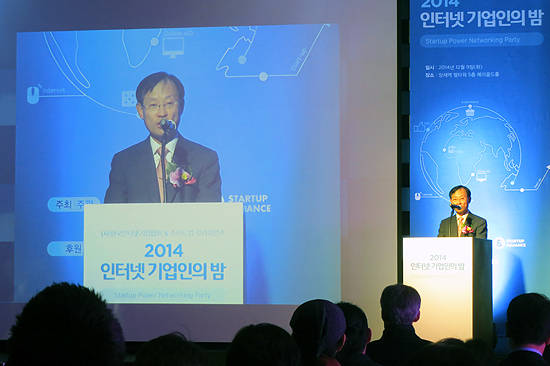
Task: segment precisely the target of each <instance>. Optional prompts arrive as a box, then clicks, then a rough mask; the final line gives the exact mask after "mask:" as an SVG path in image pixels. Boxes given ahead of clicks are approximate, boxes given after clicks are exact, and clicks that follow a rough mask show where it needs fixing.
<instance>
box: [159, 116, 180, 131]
mask: <svg viewBox="0 0 550 366" xmlns="http://www.w3.org/2000/svg"><path fill="white" fill-rule="evenodd" d="M160 128H162V129H163V131H164V132H166V131H170V130H175V129H176V124H175V123H174V121H171V120H169V119H164V118H163V119H161V120H160Z"/></svg>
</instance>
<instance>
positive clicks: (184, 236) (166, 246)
mask: <svg viewBox="0 0 550 366" xmlns="http://www.w3.org/2000/svg"><path fill="white" fill-rule="evenodd" d="M243 235H244V230H243V207H242V204H241V203H169V204H162V203H144V204H141V203H140V204H137V203H129V204H104V205H86V206H85V207H84V274H83V277H84V281H83V282H84V285H85V286H87V287H91V288H94V289H95V290H97V291H99V292H100V293H101V294H102V295H103V296H104V297H105V299H106V300H107V301H108V302H110V303H136V304H141V303H155V304H242V303H243V300H244V290H243V289H244V263H243V261H244V255H243Z"/></svg>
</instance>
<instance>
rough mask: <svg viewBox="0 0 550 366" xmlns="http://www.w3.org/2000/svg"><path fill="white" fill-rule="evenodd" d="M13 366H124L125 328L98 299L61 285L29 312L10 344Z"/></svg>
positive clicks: (45, 291)
mask: <svg viewBox="0 0 550 366" xmlns="http://www.w3.org/2000/svg"><path fill="white" fill-rule="evenodd" d="M8 354H9V356H8V365H10V366H27V365H28V366H30V365H32V366H38V365H58V366H69V365H70V366H87V365H90V366H91V365H108V366H110V365H121V364H122V361H123V358H124V337H123V335H122V329H121V327H120V324H119V323H118V321H117V320H116V318H115V317H114V315H113V313H112V311H111V309H109V308H108V307H107V303H106V302H105V300H103V299H102V298H101V296H100V295H99V294H97V293H96V292H94V291H93V290H90V289H88V288H86V287H84V286H80V285H76V284H69V283H67V282H62V283H56V284H53V285H51V286H48V287H46V288H45V289H43V290H42V291H40V292H39V293H38V294H36V295H35V296H34V297H33V298H31V299H30V300H29V302H28V303H27V304H26V305H25V306H24V308H23V311H22V312H21V314H19V315H18V316H17V319H16V322H15V325H13V327H12V328H11V335H10V338H9V339H8Z"/></svg>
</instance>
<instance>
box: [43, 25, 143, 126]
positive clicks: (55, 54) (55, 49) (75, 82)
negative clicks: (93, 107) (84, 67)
mask: <svg viewBox="0 0 550 366" xmlns="http://www.w3.org/2000/svg"><path fill="white" fill-rule="evenodd" d="M74 33H75V68H76V69H77V71H78V72H79V73H80V75H81V77H82V78H83V79H84V80H85V83H83V82H81V81H80V80H79V78H78V77H77V75H75V73H74V72H73V68H72V67H71V65H70V64H69V62H68V61H67V58H66V57H65V54H64V53H63V50H62V49H61V47H60V46H59V43H58V42H57V40H56V39H55V36H54V34H53V32H44V33H43V36H44V41H45V43H46V47H47V48H48V51H49V53H50V55H51V57H52V59H53V61H54V62H55V64H56V65H57V68H58V69H59V71H60V72H61V74H62V75H63V76H64V77H65V79H66V80H67V81H68V82H69V83H70V84H71V85H72V86H73V87H74V88H75V89H76V90H78V91H79V92H80V93H81V95H80V96H82V97H86V98H88V99H89V100H90V101H92V102H94V103H95V104H97V105H99V106H100V107H103V108H106V109H108V110H111V111H113V112H117V113H122V114H127V115H130V116H135V113H129V112H126V111H123V110H120V109H117V108H114V107H112V106H109V105H107V104H104V103H102V102H100V101H99V100H97V99H95V98H93V97H91V96H89V95H88V94H87V93H86V92H85V90H83V89H89V88H90V86H91V84H90V82H89V81H88V80H87V79H86V77H84V75H83V74H82V73H81V72H80V67H78V62H77V61H78V32H74ZM70 75H72V78H71V77H70ZM67 96H71V97H73V96H78V95H56V97H58V98H59V97H67ZM40 97H41V98H42V97H44V96H40Z"/></svg>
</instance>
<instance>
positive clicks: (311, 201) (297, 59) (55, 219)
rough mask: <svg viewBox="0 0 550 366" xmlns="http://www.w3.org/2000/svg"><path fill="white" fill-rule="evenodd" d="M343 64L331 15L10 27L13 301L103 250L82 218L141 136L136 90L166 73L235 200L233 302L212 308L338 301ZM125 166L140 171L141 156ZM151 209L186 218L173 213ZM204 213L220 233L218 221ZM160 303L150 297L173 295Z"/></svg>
mask: <svg viewBox="0 0 550 366" xmlns="http://www.w3.org/2000/svg"><path fill="white" fill-rule="evenodd" d="M339 63H340V57H339V27H338V25H336V24H300V25H269V26H231V27H202V28H170V29H166V28H161V29H131V30H129V29H124V30H123V29H118V30H96V31H59V32H55V31H47V32H21V33H18V37H17V73H16V75H17V78H16V82H17V90H16V103H17V124H16V166H17V167H25V168H22V169H16V176H15V192H16V193H15V215H16V217H17V220H16V224H15V245H14V248H15V251H14V252H15V253H14V276H15V285H14V301H16V302H25V301H28V299H29V298H30V297H31V296H32V295H34V294H35V293H36V292H37V291H39V290H40V289H42V288H43V287H45V286H47V285H48V284H50V283H51V282H59V281H69V282H75V283H83V278H84V273H83V268H84V267H85V266H84V259H83V257H85V256H86V255H88V254H90V253H92V252H94V253H95V252H96V251H95V250H94V249H93V248H88V247H87V244H88V243H86V244H85V243H84V242H83V241H84V219H83V218H84V215H83V212H84V210H85V209H86V208H87V207H93V206H99V205H101V204H103V201H104V197H105V192H106V190H107V187H108V185H109V173H110V170H111V161H112V159H113V156H114V155H115V154H116V153H117V152H119V151H121V150H124V149H126V148H128V147H130V146H132V145H135V144H138V143H140V142H142V141H144V140H146V139H148V138H149V137H148V136H149V135H148V131H147V128H146V126H145V124H144V121H143V120H142V119H141V118H140V116H139V114H138V111H137V110H136V103H137V99H136V87H137V86H138V84H139V83H140V81H141V80H143V79H144V78H145V77H146V76H148V75H150V74H152V73H155V72H159V71H163V72H167V73H169V74H172V75H174V76H175V77H177V78H178V79H179V80H180V81H181V82H182V84H183V85H184V88H185V103H184V108H183V111H182V113H181V120H180V123H179V133H180V134H181V136H182V137H184V138H185V139H188V140H191V141H193V142H195V143H197V144H200V145H202V146H204V147H207V148H209V149H211V150H213V151H215V152H216V153H217V156H218V158H219V165H220V176H221V200H222V201H223V203H226V204H229V203H238V204H240V207H242V215H243V217H241V222H244V224H241V225H244V235H243V237H242V242H241V246H242V247H241V248H240V249H239V250H240V251H241V253H242V257H241V260H242V263H241V265H242V268H241V270H243V271H244V273H243V275H242V276H241V278H242V277H244V284H243V286H244V289H242V290H241V295H242V296H240V299H239V295H238V296H237V300H235V297H233V298H224V296H218V297H217V299H218V300H212V301H211V302H212V303H244V304H300V303H302V302H304V301H306V300H309V299H311V298H318V297H321V298H326V299H330V300H333V301H338V300H339V299H340V296H341V290H340V238H341V228H340V224H341V208H340V179H339V177H340V123H339V121H340V107H339V100H340V97H339V93H340V90H339V88H340V87H339V84H340V83H339V73H340V71H339V68H340V66H339ZM130 164H135V171H136V175H135V179H136V180H137V179H144V178H143V177H142V176H141V175H140V174H138V173H137V172H139V171H140V167H139V166H138V165H139V164H140V161H132V162H130ZM189 168H190V169H192V168H193V167H189ZM198 179H199V180H200V177H198ZM200 183H201V182H198V183H197V184H200ZM223 203H220V204H223ZM167 205H168V204H167ZM109 206H111V205H109ZM182 209H183V208H182ZM155 212H157V211H155ZM157 214H158V215H167V216H166V217H165V220H164V221H165V222H170V223H172V224H173V225H172V227H173V228H176V229H177V228H178V222H179V223H180V225H181V227H184V228H185V227H186V225H188V224H189V220H187V221H186V220H184V218H185V214H181V217H177V218H178V219H179V220H176V219H174V216H177V215H180V214H179V213H178V212H177V211H175V210H173V209H170V210H168V209H166V210H164V211H160V212H157ZM127 215H130V213H120V214H118V217H117V218H116V220H120V225H121V229H120V230H123V229H122V227H123V226H124V225H126V224H124V222H127V221H129V220H128V217H132V216H127ZM116 216H117V215H115V217H116ZM23 218H24V219H23ZM113 220H115V219H113ZM212 220H218V221H216V222H217V223H216V225H219V226H220V227H221V228H223V225H224V223H223V222H220V221H219V220H221V221H223V217H222V218H216V217H212ZM106 224H107V223H105V225H106ZM151 225H152V224H151ZM105 227H109V226H108V225H107V226H105ZM152 227H154V226H152ZM143 228H144V229H147V228H148V226H146V225H143ZM165 228H166V225H165ZM319 228H323V230H322V231H321V230H319ZM110 229H111V230H115V229H116V228H113V227H112V225H111V227H110ZM240 229H241V230H243V227H242V226H241V228H240ZM226 231H227V230H226ZM104 239H105V238H104ZM111 239H113V238H111ZM115 239H116V238H115ZM119 239H120V245H121V247H124V246H123V243H122V241H123V240H122V238H119ZM126 239H127V238H126ZM180 239H181V238H180ZM174 240H177V238H174ZM227 240H229V239H227ZM117 243H118V242H117V240H113V241H112V243H111V245H118V244H117ZM159 243H160V244H166V243H163V242H161V241H151V242H150V244H151V245H153V246H155V245H157V244H159ZM224 243H225V239H224V240H219V243H218V244H219V245H223V244H224ZM145 244H147V243H145ZM172 244H176V241H174V243H172ZM140 245H141V244H140ZM155 248H156V247H155ZM155 248H154V249H155ZM209 248H210V250H211V252H210V255H211V256H212V257H215V256H216V253H217V251H221V250H222V249H221V248H217V247H216V246H211V247H209ZM156 249H158V248H156ZM138 250H139V252H140V253H141V255H142V256H143V253H142V252H143V250H144V248H143V246H141V247H140V248H139V249H138ZM161 250H168V249H167V248H164V249H162V248H161ZM184 250H185V249H184ZM153 253H154V252H153ZM237 253H238V252H237ZM118 255H119V257H118V260H119V264H120V263H122V262H123V261H124V260H125V258H124V253H120V252H118ZM134 255H135V253H133V252H132V251H131V250H129V251H128V257H127V258H126V261H127V262H131V261H132V260H133V259H135V258H134ZM106 263H107V262H106ZM110 263H111V265H112V264H113V263H116V262H110ZM136 263H137V262H136ZM234 263H239V262H238V261H235V262H234ZM211 264H212V263H210V262H209V263H208V270H210V269H211ZM191 268H195V267H194V265H192V266H191ZM101 269H102V271H103V270H105V271H104V272H105V273H104V274H105V276H107V277H109V276H111V275H112V273H111V271H113V270H115V272H116V271H118V270H119V269H121V268H119V266H116V265H115V266H114V267H113V268H111V267H110V265H109V264H108V263H107V264H106V265H105V267H101ZM231 270H232V271H236V270H237V268H235V266H233V267H232V268H231ZM126 273H128V271H127V272H126ZM193 281H195V282H196V281H198V279H193ZM193 283H194V282H193ZM229 283H230V282H228V284H229ZM180 286H181V288H182V289H185V286H187V285H186V282H185V281H184V280H182V281H181V282H180ZM194 286H196V285H194ZM220 291H221V290H220ZM182 293H183V292H182ZM119 294H122V295H123V293H122V292H120V291H119ZM107 298H108V299H110V300H112V302H127V301H126V300H127V299H121V298H117V297H116V296H113V295H112V293H110V294H109V295H108V296H107ZM157 300H158V301H156V300H154V299H153V300H151V299H144V301H143V302H150V303H151V302H152V303H155V302H158V303H163V302H166V301H164V300H163V299H160V298H159V299H157ZM138 302H139V301H138ZM176 302H177V301H176ZM181 302H182V303H184V302H188V301H185V300H184V299H182V301H181ZM191 302H193V301H191ZM201 302H203V301H199V300H197V301H195V303H201Z"/></svg>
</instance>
